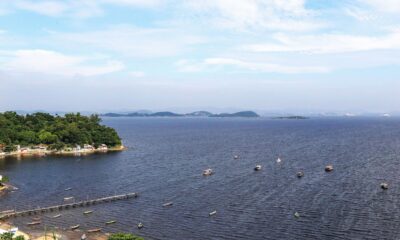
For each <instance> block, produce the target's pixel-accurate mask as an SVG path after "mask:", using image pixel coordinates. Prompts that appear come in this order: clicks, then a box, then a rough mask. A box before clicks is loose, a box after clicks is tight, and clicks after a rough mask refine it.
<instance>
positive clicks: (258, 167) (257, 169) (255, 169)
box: [254, 165, 262, 171]
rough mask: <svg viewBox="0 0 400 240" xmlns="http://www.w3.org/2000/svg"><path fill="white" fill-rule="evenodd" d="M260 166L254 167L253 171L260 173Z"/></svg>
mask: <svg viewBox="0 0 400 240" xmlns="http://www.w3.org/2000/svg"><path fill="white" fill-rule="evenodd" d="M261 168H262V167H261V165H256V166H255V167H254V171H260V170H261Z"/></svg>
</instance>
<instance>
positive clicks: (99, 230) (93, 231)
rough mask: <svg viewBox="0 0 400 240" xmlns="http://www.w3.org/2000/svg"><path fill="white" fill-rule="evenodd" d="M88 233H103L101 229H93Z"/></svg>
mask: <svg viewBox="0 0 400 240" xmlns="http://www.w3.org/2000/svg"><path fill="white" fill-rule="evenodd" d="M87 232H88V233H95V232H101V228H93V229H89V230H87Z"/></svg>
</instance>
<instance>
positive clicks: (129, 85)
mask: <svg viewBox="0 0 400 240" xmlns="http://www.w3.org/2000/svg"><path fill="white" fill-rule="evenodd" d="M0 19H1V21H0V111H4V110H27V111H30V110H38V109H41V110H47V111H102V112H103V111H108V110H112V109H115V111H124V110H126V111H133V110H139V109H150V110H171V111H196V110H210V111H216V110H220V111H224V110H256V111H292V112H302V111H303V112H313V111H320V112H322V111H323V112H377V113H385V112H388V113H392V112H400V105H399V104H398V103H399V102H400V81H399V79H398V78H399V77H400V68H399V65H400V24H399V23H400V21H399V20H400V2H399V1H397V0H386V1H381V0H356V1H350V0H339V1H328V0H326V1H317V0H287V1H278V0H204V1H196V0H186V1H178V0H164V1H163V0H90V1H73V0H63V1H54V0H37V1H31V0H3V1H1V2H0Z"/></svg>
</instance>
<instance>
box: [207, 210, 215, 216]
mask: <svg viewBox="0 0 400 240" xmlns="http://www.w3.org/2000/svg"><path fill="white" fill-rule="evenodd" d="M215 214H217V211H216V210H214V211H212V212H210V213H209V214H208V216H210V217H211V216H213V215H215Z"/></svg>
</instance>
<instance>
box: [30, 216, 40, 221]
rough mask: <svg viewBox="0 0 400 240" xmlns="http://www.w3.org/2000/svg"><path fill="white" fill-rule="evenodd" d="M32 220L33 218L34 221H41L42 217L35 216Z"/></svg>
mask: <svg viewBox="0 0 400 240" xmlns="http://www.w3.org/2000/svg"><path fill="white" fill-rule="evenodd" d="M32 220H33V221H40V220H41V218H40V217H34V218H32Z"/></svg>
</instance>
